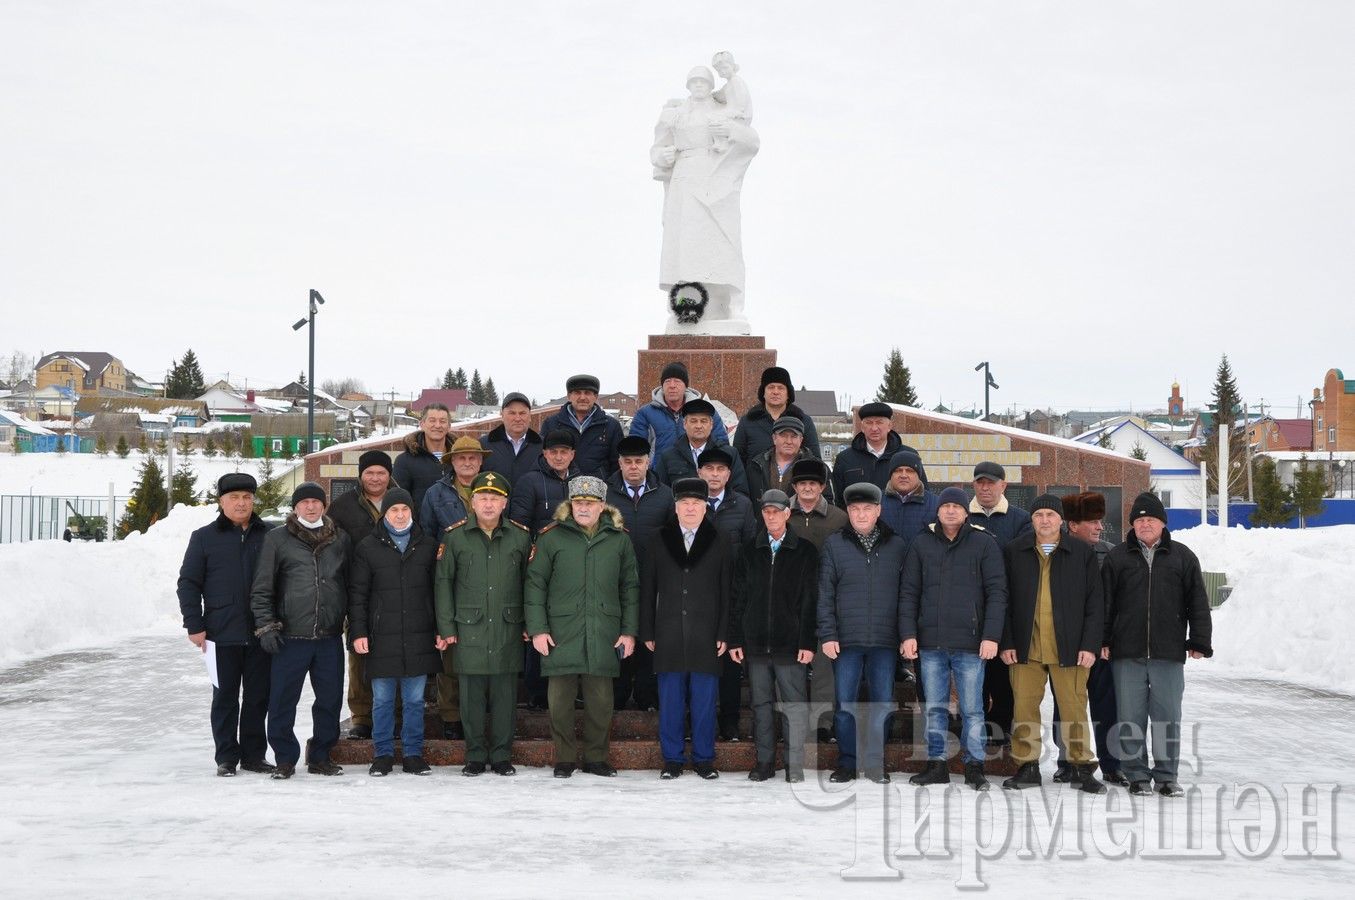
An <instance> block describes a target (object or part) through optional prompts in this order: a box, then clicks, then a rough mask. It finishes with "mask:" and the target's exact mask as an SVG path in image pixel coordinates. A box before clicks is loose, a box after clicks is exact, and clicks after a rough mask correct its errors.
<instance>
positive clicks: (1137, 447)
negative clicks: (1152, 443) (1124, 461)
mask: <svg viewBox="0 0 1355 900" xmlns="http://www.w3.org/2000/svg"><path fill="white" fill-rule="evenodd" d="M1129 455H1130V457H1132V458H1133V459H1138V460H1143V461H1144V462H1147V461H1148V448H1147V447H1145V446H1143V444H1141V443H1140V442H1138V441H1135V442H1134V449H1133V450H1130V451H1129Z"/></svg>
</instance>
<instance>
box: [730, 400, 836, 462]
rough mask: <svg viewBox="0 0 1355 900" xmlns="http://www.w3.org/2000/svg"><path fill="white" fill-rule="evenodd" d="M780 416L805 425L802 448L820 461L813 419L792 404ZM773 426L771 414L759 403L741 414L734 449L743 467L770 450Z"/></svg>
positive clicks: (821, 455)
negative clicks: (792, 417)
mask: <svg viewBox="0 0 1355 900" xmlns="http://www.w3.org/2000/svg"><path fill="white" fill-rule="evenodd" d="M781 415H783V416H795V417H796V418H797V419H799V420H800V421H801V422H804V423H805V442H804V444H803V446H805V447H808V448H809V451H810V452H811V453H813V454H814V456H815V458H818V459H822V458H823V452H822V451H821V450H820V449H819V430H818V428H816V427H815V425H814V419H813V417H812V416H810V415H809V413H807V412H805V411H804V410H803V409H800V407H798V406H796V405H795V404H794V403H791V404H789V405H788V406H786V411H785V412H783V413H782V414H781ZM775 424H776V422H775V420H774V419H772V415H771V413H769V412H767V407H766V406H764V405H763V404H761V403H759V404H758V405H757V406H754V407H752V408H751V409H749V410H748V412H746V413H744V414H743V418H742V419H740V420H739V426H738V430H736V431H735V432H734V449H735V450H737V451H738V454H739V458H740V459H742V460H743V462H744V464H745V465H747V463H748V461H749V460H750V459H752V458H753V457H755V456H757V455H758V454H760V453H765V452H766V451H768V450H770V449H771V448H772V426H773V425H775Z"/></svg>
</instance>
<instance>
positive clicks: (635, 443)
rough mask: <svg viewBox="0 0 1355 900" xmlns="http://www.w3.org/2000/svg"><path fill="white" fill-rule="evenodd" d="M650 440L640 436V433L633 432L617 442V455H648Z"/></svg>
mask: <svg viewBox="0 0 1355 900" xmlns="http://www.w3.org/2000/svg"><path fill="white" fill-rule="evenodd" d="M649 449H650V448H649V441H647V440H645V439H644V438H642V437H640V436H639V435H638V434H631V435H627V436H626V437H623V438H622V439H621V440H620V441H618V442H617V444H616V455H617V456H648V455H649Z"/></svg>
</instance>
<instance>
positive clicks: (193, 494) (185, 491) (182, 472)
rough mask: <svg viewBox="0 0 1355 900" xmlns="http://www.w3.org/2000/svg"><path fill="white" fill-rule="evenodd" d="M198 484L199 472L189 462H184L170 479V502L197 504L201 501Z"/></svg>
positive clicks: (188, 504)
mask: <svg viewBox="0 0 1355 900" xmlns="http://www.w3.org/2000/svg"><path fill="white" fill-rule="evenodd" d="M197 485H198V473H197V472H194V471H193V467H192V466H190V465H189V464H188V463H186V462H185V463H183V464H182V465H180V466H179V468H177V469H175V470H174V477H173V478H171V479H170V490H169V500H170V503H171V504H172V505H174V506H197V505H198V504H199V503H200V502H201V501H200V499H199V497H198V487H197Z"/></svg>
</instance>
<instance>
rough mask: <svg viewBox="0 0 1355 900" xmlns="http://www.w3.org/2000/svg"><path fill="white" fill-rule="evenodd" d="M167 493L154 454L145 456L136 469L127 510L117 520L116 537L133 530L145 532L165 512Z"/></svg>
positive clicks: (163, 475)
mask: <svg viewBox="0 0 1355 900" xmlns="http://www.w3.org/2000/svg"><path fill="white" fill-rule="evenodd" d="M168 502H169V495H168V494H167V493H166V492H165V473H164V472H162V471H161V470H160V464H159V463H158V462H156V460H155V457H154V456H147V457H146V458H145V459H143V460H142V461H141V467H140V468H139V469H137V482H136V487H135V488H134V489H133V490H132V497H131V499H130V500H128V501H127V511H126V512H124V513H123V514H122V519H121V520H120V521H119V522H118V537H120V538H125V537H127V535H129V534H131V533H132V532H133V531H139V532H141V533H142V534H145V533H146V529H147V528H150V527H151V526H152V525H154V524H155V523H156V522H157V521H158V520H159V519H160V517H161V516H163V515H164V514H165V504H166V503H168Z"/></svg>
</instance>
